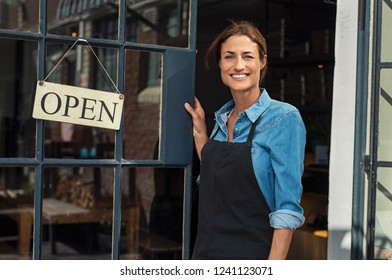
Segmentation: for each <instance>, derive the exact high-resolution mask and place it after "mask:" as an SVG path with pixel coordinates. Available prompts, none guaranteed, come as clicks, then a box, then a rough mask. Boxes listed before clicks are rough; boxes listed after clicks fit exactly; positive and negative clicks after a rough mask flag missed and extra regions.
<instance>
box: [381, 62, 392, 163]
mask: <svg viewBox="0 0 392 280" xmlns="http://www.w3.org/2000/svg"><path fill="white" fill-rule="evenodd" d="M391 75H392V69H383V70H381V76H380V84H381V96H380V109H379V138H378V141H379V144H378V145H379V146H378V160H382V161H392V126H391V119H392V80H391V78H390V77H391Z"/></svg>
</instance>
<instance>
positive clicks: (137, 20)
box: [127, 0, 190, 47]
mask: <svg viewBox="0 0 392 280" xmlns="http://www.w3.org/2000/svg"><path fill="white" fill-rule="evenodd" d="M128 2H129V5H128V10H127V41H130V42H137V43H145V44H158V45H167V46H176V47H188V35H189V34H188V29H189V14H190V13H189V0H180V1H178V0H167V1H160V0H155V1H154V0H153V1H143V0H130V1H128Z"/></svg>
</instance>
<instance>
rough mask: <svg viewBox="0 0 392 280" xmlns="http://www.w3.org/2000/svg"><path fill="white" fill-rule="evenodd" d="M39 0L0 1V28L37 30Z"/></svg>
mask: <svg viewBox="0 0 392 280" xmlns="http://www.w3.org/2000/svg"><path fill="white" fill-rule="evenodd" d="M38 15H39V0H29V1H20V0H8V1H0V28H3V29H14V30H23V31H33V32H36V31H37V30H38Z"/></svg>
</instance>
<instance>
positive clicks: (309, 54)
mask: <svg viewBox="0 0 392 280" xmlns="http://www.w3.org/2000/svg"><path fill="white" fill-rule="evenodd" d="M223 2H224V4H223ZM334 2H336V1H324V0H317V1H307V0H265V1H258V0H244V1H235V0H228V1H213V0H200V1H199V8H198V21H197V22H198V33H197V42H198V44H197V48H198V49H197V50H198V52H197V75H196V96H197V97H198V98H199V100H200V102H201V103H202V104H203V107H204V109H205V111H206V118H207V125H208V129H209V130H211V129H212V125H213V120H214V119H213V118H214V116H213V114H214V112H215V111H216V110H217V109H218V108H219V107H220V106H221V105H222V104H224V103H225V102H226V101H228V100H229V99H230V98H231V95H230V92H229V91H228V89H227V88H226V87H225V86H224V85H223V84H222V83H221V80H220V74H219V70H218V68H216V67H214V66H213V65H211V66H212V68H211V69H210V70H206V69H205V68H204V66H203V65H204V64H203V63H204V62H203V59H204V54H205V51H206V48H207V47H208V45H209V43H210V42H211V41H212V40H213V38H214V36H215V35H216V34H217V33H219V32H220V31H221V30H222V29H223V28H224V27H225V26H226V25H227V24H228V23H229V20H241V19H244V20H250V21H252V22H253V23H255V24H256V25H257V26H258V27H259V28H260V30H261V32H262V33H263V35H264V36H265V38H266V41H267V48H268V50H267V53H268V70H267V76H266V78H265V80H264V81H263V83H262V87H264V88H266V90H267V91H268V93H269V95H270V96H271V97H272V98H274V99H278V100H282V101H285V102H288V103H290V104H292V105H294V106H296V107H297V108H298V109H299V110H300V112H301V115H302V118H303V120H304V122H305V126H306V129H307V145H306V156H305V171H304V175H303V187H304V195H303V198H302V205H303V208H304V211H305V217H306V221H305V224H304V225H303V226H302V227H301V228H300V229H299V230H297V231H296V232H295V234H294V237H293V242H292V245H291V249H290V253H289V258H291V259H326V258H327V235H328V234H327V223H328V221H327V211H328V169H329V168H328V155H329V137H330V131H331V128H330V124H331V109H332V108H331V104H332V84H333V70H334V69H333V66H334V30H335V19H336V3H334Z"/></svg>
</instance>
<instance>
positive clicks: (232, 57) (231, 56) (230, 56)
mask: <svg viewBox="0 0 392 280" xmlns="http://www.w3.org/2000/svg"><path fill="white" fill-rule="evenodd" d="M225 59H234V55H226V56H225Z"/></svg>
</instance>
